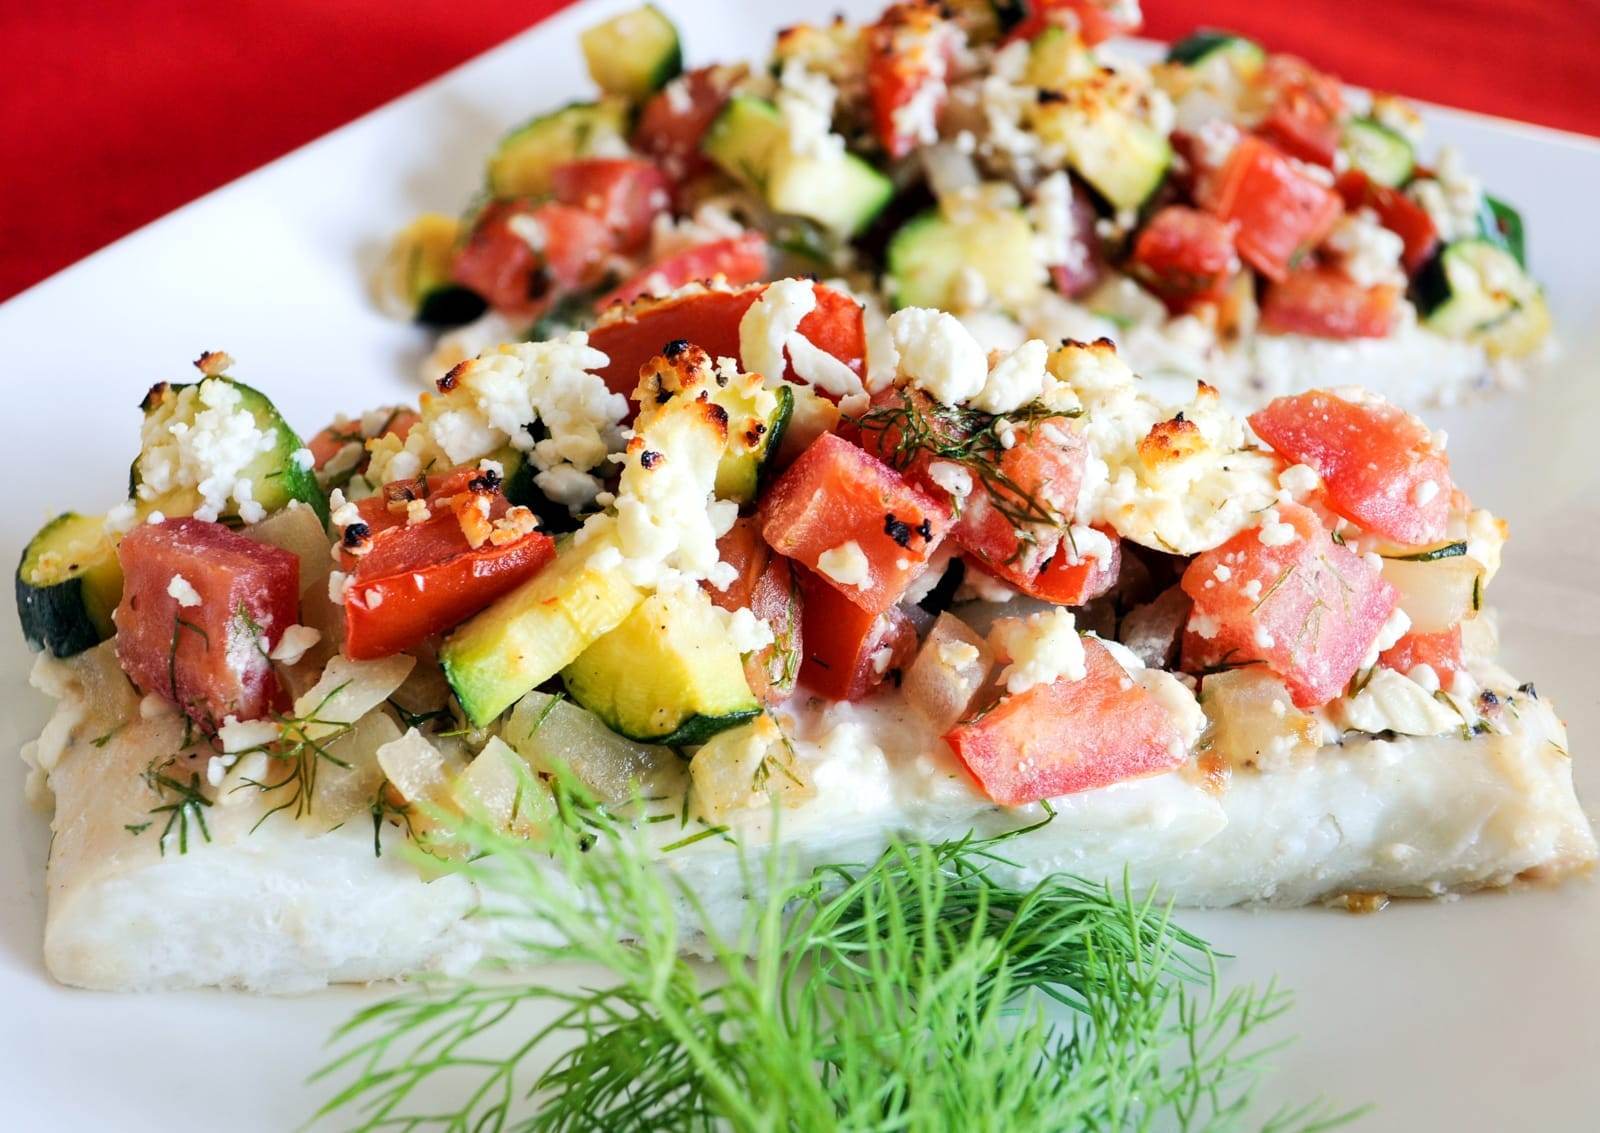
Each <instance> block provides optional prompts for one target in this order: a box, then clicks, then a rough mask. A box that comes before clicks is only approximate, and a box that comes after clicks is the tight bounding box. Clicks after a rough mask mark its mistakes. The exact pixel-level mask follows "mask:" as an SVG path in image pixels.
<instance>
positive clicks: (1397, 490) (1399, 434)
mask: <svg viewBox="0 0 1600 1133" xmlns="http://www.w3.org/2000/svg"><path fill="white" fill-rule="evenodd" d="M1250 427H1251V428H1252V429H1254V430H1255V432H1256V435H1257V436H1258V437H1260V438H1261V439H1262V440H1263V441H1265V442H1266V443H1267V444H1268V445H1270V446H1271V447H1272V449H1273V451H1275V452H1277V453H1278V454H1279V455H1280V456H1282V457H1284V458H1285V459H1287V460H1289V461H1291V462H1293V463H1297V464H1308V465H1310V466H1311V467H1312V468H1314V469H1316V470H1317V473H1318V474H1319V475H1320V476H1321V477H1322V480H1323V484H1324V486H1325V488H1326V494H1327V500H1328V505H1329V506H1330V507H1331V508H1333V510H1334V511H1336V512H1338V513H1339V514H1340V515H1342V516H1344V517H1345V518H1346V519H1349V520H1351V521H1353V522H1355V523H1358V524H1360V525H1361V526H1362V527H1364V528H1365V529H1366V530H1368V531H1370V532H1372V533H1373V534H1374V535H1381V536H1382V537H1384V538H1385V539H1392V540H1393V541H1395V542H1396V543H1403V544H1406V545H1407V546H1422V545H1424V544H1428V543H1436V542H1438V541H1439V540H1441V539H1443V538H1444V536H1445V525H1446V522H1447V520H1448V518H1449V514H1450V501H1451V497H1452V496H1453V495H1454V493H1455V485H1454V484H1453V483H1452V482H1451V480H1450V460H1449V458H1448V457H1447V456H1445V454H1444V451H1443V450H1442V449H1441V448H1440V447H1439V445H1438V442H1437V440H1436V439H1435V438H1434V436H1433V434H1432V433H1430V432H1429V431H1428V429H1427V427H1426V426H1425V425H1423V424H1422V422H1421V421H1418V420H1417V419H1416V418H1415V417H1413V416H1412V415H1411V414H1409V413H1407V412H1406V411H1405V410H1403V409H1400V408H1398V407H1397V406H1394V405H1391V404H1389V403H1388V402H1387V401H1384V400H1383V399H1382V398H1379V397H1376V396H1374V395H1371V394H1366V395H1362V397H1361V400H1359V401H1356V400H1349V399H1347V398H1345V397H1341V396H1340V395H1339V394H1337V393H1332V392H1329V391H1327V390H1310V391H1308V392H1306V393H1299V394H1294V395H1292V396H1290V397H1280V398H1277V399H1276V400H1274V401H1272V402H1270V403H1269V404H1268V405H1267V406H1266V407H1265V408H1263V409H1259V410H1257V411H1256V412H1255V413H1252V414H1251V415H1250Z"/></svg>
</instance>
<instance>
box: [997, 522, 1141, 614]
mask: <svg viewBox="0 0 1600 1133" xmlns="http://www.w3.org/2000/svg"><path fill="white" fill-rule="evenodd" d="M1096 530H1097V531H1099V532H1100V533H1101V534H1103V535H1104V536H1105V537H1106V539H1107V541H1108V543H1109V544H1110V552H1109V553H1108V554H1104V555H1102V554H1089V553H1088V552H1087V551H1085V552H1084V553H1083V554H1081V555H1075V554H1073V550H1072V547H1071V545H1070V544H1069V543H1068V542H1067V541H1066V540H1063V541H1062V543H1061V545H1060V546H1059V547H1057V548H1056V553H1055V554H1054V555H1053V556H1051V558H1050V561H1049V562H1047V563H1046V564H1045V566H1044V569H1043V570H1041V571H1039V572H1038V573H1036V574H1033V575H1027V574H1023V573H1022V572H1020V571H1017V570H1014V569H1012V568H1009V567H1006V566H1004V565H1000V566H995V565H991V564H986V563H983V562H982V561H981V560H976V559H974V560H969V561H970V562H972V563H973V564H974V565H975V566H976V567H977V568H978V569H980V570H986V571H987V572H988V573H990V574H992V575H994V576H995V577H996V578H998V579H1000V580H1001V581H1002V582H1004V583H1005V584H1006V585H1007V586H1010V587H1013V588H1014V589H1016V590H1020V591H1021V592H1022V593H1024V594H1026V595H1028V596H1029V597H1030V598H1039V599H1042V600H1043V601H1046V602H1054V603H1055V604H1056V605H1058V606H1082V605H1084V604H1085V603H1086V602H1091V601H1093V600H1094V599H1096V598H1098V597H1100V596H1101V595H1102V594H1105V593H1106V592H1107V591H1109V590H1110V589H1111V588H1112V587H1113V586H1115V585H1116V584H1117V578H1118V576H1119V575H1120V574H1121V573H1122V540H1121V539H1119V538H1118V537H1117V533H1116V532H1115V531H1113V530H1111V529H1110V528H1109V527H1102V528H1096Z"/></svg>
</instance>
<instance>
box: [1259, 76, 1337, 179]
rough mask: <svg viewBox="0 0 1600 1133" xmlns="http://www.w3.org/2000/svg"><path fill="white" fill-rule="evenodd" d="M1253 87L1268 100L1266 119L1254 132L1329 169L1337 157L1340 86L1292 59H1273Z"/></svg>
mask: <svg viewBox="0 0 1600 1133" xmlns="http://www.w3.org/2000/svg"><path fill="white" fill-rule="evenodd" d="M1256 82H1257V83H1258V84H1259V85H1260V86H1261V87H1262V89H1263V93H1264V95H1265V97H1266V100H1267V105H1268V109H1267V115H1266V117H1265V118H1264V119H1263V120H1262V121H1261V123H1260V124H1259V125H1258V126H1257V127H1256V129H1257V130H1258V131H1259V132H1260V134H1261V136H1262V137H1264V138H1267V139H1268V140H1269V141H1271V142H1272V143H1273V144H1274V145H1276V146H1278V148H1280V149H1282V150H1283V151H1284V152H1285V153H1287V154H1289V155H1290V156H1291V157H1298V158H1299V159H1300V160H1301V161H1309V162H1313V163H1315V164H1317V165H1322V166H1326V167H1328V168H1330V169H1331V168H1333V159H1334V155H1335V154H1337V153H1338V152H1339V135H1340V130H1341V126H1340V123H1341V119H1342V118H1343V115H1344V91H1343V90H1342V89H1341V87H1340V85H1339V80H1338V79H1336V78H1334V77H1333V76H1332V75H1328V74H1324V73H1323V72H1321V71H1319V70H1317V69H1316V68H1315V67H1313V66H1312V65H1311V64H1309V63H1307V62H1306V61H1305V60H1304V59H1297V58H1295V57H1294V56H1293V55H1273V56H1271V57H1270V58H1268V60H1267V62H1266V65H1265V66H1263V67H1262V68H1261V72H1260V74H1259V75H1258V76H1257V78H1256Z"/></svg>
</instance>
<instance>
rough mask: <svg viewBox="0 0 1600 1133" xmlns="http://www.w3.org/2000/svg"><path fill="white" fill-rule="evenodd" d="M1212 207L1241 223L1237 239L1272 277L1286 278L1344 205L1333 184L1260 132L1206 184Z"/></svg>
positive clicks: (1242, 140)
mask: <svg viewBox="0 0 1600 1133" xmlns="http://www.w3.org/2000/svg"><path fill="white" fill-rule="evenodd" d="M1203 196H1204V198H1205V204H1206V207H1207V209H1208V210H1209V211H1210V212H1212V213H1213V214H1214V215H1216V216H1218V217H1220V218H1221V219H1223V220H1225V221H1229V222H1231V223H1233V224H1234V225H1235V230H1234V238H1233V243H1234V247H1235V248H1237V249H1238V251H1239V255H1240V256H1242V257H1243V258H1244V259H1245V261H1246V262H1247V263H1249V264H1250V265H1251V266H1252V267H1254V268H1255V269H1256V270H1258V271H1259V272H1261V274H1262V275H1265V276H1266V277H1267V278H1268V279H1282V278H1284V276H1286V275H1288V274H1289V269H1290V268H1291V267H1292V266H1294V265H1295V264H1296V263H1297V262H1298V261H1299V260H1300V258H1301V257H1302V256H1303V255H1305V254H1306V253H1307V252H1309V251H1310V250H1311V249H1312V248H1314V247H1316V246H1317V245H1318V244H1320V243H1322V240H1323V238H1324V237H1326V236H1327V235H1328V233H1329V232H1331V231H1332V230H1333V226H1334V224H1335V223H1337V222H1338V220H1339V217H1340V215H1341V214H1342V213H1343V211H1344V202H1343V201H1342V200H1341V199H1340V197H1339V195H1338V194H1337V193H1335V192H1334V191H1333V190H1332V189H1330V188H1328V187H1327V186H1326V185H1323V184H1322V183H1321V182H1319V181H1317V180H1316V179H1315V178H1314V177H1312V175H1311V174H1309V173H1307V172H1305V171H1304V170H1302V169H1300V168H1297V167H1296V166H1295V164H1294V162H1292V161H1291V160H1290V159H1289V155H1288V154H1286V153H1284V152H1283V151H1282V150H1280V149H1278V148H1277V147H1276V146H1274V145H1272V144H1271V143H1270V142H1266V141H1263V140H1262V139H1260V138H1257V137H1252V136H1246V137H1243V138H1240V139H1239V143H1238V144H1237V145H1235V146H1234V147H1233V152H1232V153H1230V154H1229V155H1228V160H1227V161H1226V162H1224V163H1223V165H1222V168H1221V169H1220V170H1218V171H1217V173H1216V175H1215V177H1214V179H1212V180H1211V181H1209V182H1208V183H1207V184H1206V185H1205V187H1204V193H1203Z"/></svg>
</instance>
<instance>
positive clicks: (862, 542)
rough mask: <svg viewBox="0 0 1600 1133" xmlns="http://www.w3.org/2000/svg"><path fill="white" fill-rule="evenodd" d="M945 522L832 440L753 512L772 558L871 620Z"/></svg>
mask: <svg viewBox="0 0 1600 1133" xmlns="http://www.w3.org/2000/svg"><path fill="white" fill-rule="evenodd" d="M950 522H951V517H950V511H949V509H948V508H947V507H945V505H944V504H943V503H941V502H940V501H939V500H938V499H936V498H935V497H933V496H932V495H930V494H928V493H927V492H925V491H923V490H922V489H921V488H919V487H917V486H916V485H915V484H913V483H911V482H910V481H909V480H907V479H906V478H905V477H904V476H902V475H901V474H900V473H898V472H896V471H895V470H894V469H892V468H890V467H889V466H888V465H886V464H884V463H883V462H882V461H880V460H878V459H877V458H876V457H873V456H870V455H868V454H867V453H866V452H864V451H863V450H862V449H859V448H857V447H856V446H855V445H853V444H851V443H850V442H849V441H847V440H845V439H844V438H843V437H840V436H838V435H837V434H835V433H824V434H822V435H821V436H820V437H818V438H817V439H816V440H815V441H813V442H812V444H811V446H810V447H809V448H807V449H806V450H805V452H803V453H801V454H800V456H799V457H798V458H797V459H796V460H795V462H794V463H793V464H791V465H790V466H789V467H788V468H787V469H786V470H785V471H784V473H783V475H781V476H779V477H778V479H777V480H776V481H775V482H774V483H773V485H772V488H771V490H770V491H769V492H768V493H767V497H766V499H765V500H764V501H763V503H762V505H761V533H762V535H763V536H765V538H766V540H767V543H768V544H769V545H770V546H771V547H772V549H773V550H775V551H777V552H778V553H779V554H780V555H786V556H787V557H789V558H791V559H794V560H795V561H796V562H798V563H800V564H801V565H802V566H804V567H806V568H807V569H808V570H812V571H815V572H817V573H818V574H819V575H821V576H822V577H823V578H825V579H826V580H827V582H828V583H829V585H831V586H833V587H834V588H835V589H837V590H838V591H839V592H840V593H841V594H843V595H844V596H845V597H846V598H848V599H849V600H850V601H851V602H853V603H855V604H856V605H857V606H860V607H861V608H862V609H863V610H865V611H867V612H868V613H871V614H879V613H882V612H883V611H884V610H886V609H888V608H889V607H890V606H892V605H894V604H895V602H896V601H898V600H899V598H900V595H901V594H902V593H904V591H905V588H906V587H907V586H908V585H910V583H911V580H912V579H914V578H916V577H917V576H918V575H919V574H921V573H922V572H923V571H924V570H926V569H927V566H928V560H929V558H930V557H931V556H932V554H933V551H934V548H936V547H937V546H938V545H939V543H940V542H941V541H942V540H943V539H944V537H945V534H946V532H948V531H949V530H950Z"/></svg>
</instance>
